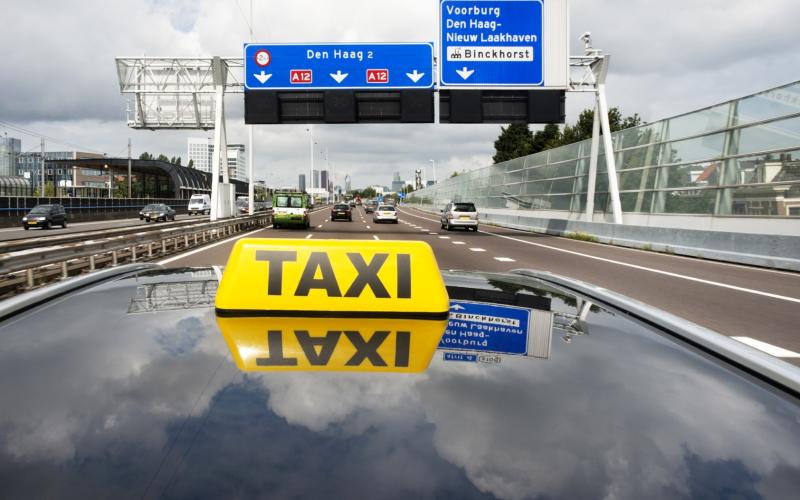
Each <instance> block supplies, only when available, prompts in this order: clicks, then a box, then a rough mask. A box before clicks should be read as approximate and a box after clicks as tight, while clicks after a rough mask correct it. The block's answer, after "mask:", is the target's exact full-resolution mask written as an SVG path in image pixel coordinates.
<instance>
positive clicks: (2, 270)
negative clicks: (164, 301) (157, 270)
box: [0, 214, 272, 297]
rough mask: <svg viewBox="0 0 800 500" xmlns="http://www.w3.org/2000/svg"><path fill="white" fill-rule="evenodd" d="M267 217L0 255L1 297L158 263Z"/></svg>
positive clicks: (264, 223) (250, 227)
mask: <svg viewBox="0 0 800 500" xmlns="http://www.w3.org/2000/svg"><path fill="white" fill-rule="evenodd" d="M271 218H272V216H271V215H270V214H258V215H252V216H246V217H236V218H232V219H223V220H218V221H216V222H207V221H206V222H199V223H196V224H189V225H180V226H177V227H164V228H159V229H147V230H142V231H137V232H135V233H126V234H121V235H113V236H105V237H101V238H95V239H88V240H82V241H73V242H70V243H62V244H56V245H48V246H42V247H39V248H27V249H21V250H14V251H10V252H6V253H2V254H0V276H2V277H0V297H3V296H8V295H10V294H13V293H15V292H17V291H19V290H20V289H31V288H34V287H36V286H40V285H44V284H46V283H49V282H52V281H54V280H59V279H66V278H68V277H70V276H73V275H77V274H81V273H84V272H91V271H94V270H95V269H98V268H102V267H108V266H116V265H119V264H121V263H133V262H139V261H146V260H151V259H154V258H161V257H164V256H166V255H170V254H174V253H178V252H182V251H185V250H186V249H189V248H192V247H196V246H201V245H204V244H206V243H208V242H211V241H214V240H220V239H224V238H227V237H229V236H232V235H234V234H237V233H241V232H245V231H251V230H253V229H257V228H261V227H265V226H267V225H269V223H270V221H271Z"/></svg>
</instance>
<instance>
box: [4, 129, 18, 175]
mask: <svg viewBox="0 0 800 500" xmlns="http://www.w3.org/2000/svg"><path fill="white" fill-rule="evenodd" d="M20 151H22V141H20V140H19V139H15V138H13V137H7V136H6V137H0V175H1V176H4V177H6V176H14V175H18V174H17V171H16V170H17V157H18V156H19V153H20ZM20 175H21V174H20Z"/></svg>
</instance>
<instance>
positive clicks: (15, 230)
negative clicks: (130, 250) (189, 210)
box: [0, 213, 202, 241]
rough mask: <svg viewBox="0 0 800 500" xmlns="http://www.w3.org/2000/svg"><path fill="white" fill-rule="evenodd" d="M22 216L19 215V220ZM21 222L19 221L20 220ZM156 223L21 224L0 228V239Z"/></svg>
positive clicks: (178, 218)
mask: <svg viewBox="0 0 800 500" xmlns="http://www.w3.org/2000/svg"><path fill="white" fill-rule="evenodd" d="M201 217H202V216H200V215H195V216H191V215H188V214H180V213H179V214H176V215H175V220H176V221H181V220H191V219H196V220H200V219H201ZM21 219H22V218H21V217H20V220H21ZM20 224H21V222H20ZM152 224H156V223H155V222H145V221H143V220H139V218H138V217H134V218H129V219H113V220H100V221H92V222H70V221H67V227H66V229H64V228H62V227H61V226H57V227H53V228H51V229H36V228H31V229H29V230H27V231H26V230H24V229H22V226H21V225H20V226H18V227H6V228H2V229H0V241H7V240H16V239H20V238H36V237H47V236H58V235H61V234H69V233H80V232H82V231H94V230H97V229H116V228H119V227H128V226H144V227H146V226H148V225H152Z"/></svg>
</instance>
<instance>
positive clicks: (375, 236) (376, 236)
mask: <svg viewBox="0 0 800 500" xmlns="http://www.w3.org/2000/svg"><path fill="white" fill-rule="evenodd" d="M372 237H373V238H375V239H376V240H379V239H380V238H378V235H377V234H373V235H372Z"/></svg>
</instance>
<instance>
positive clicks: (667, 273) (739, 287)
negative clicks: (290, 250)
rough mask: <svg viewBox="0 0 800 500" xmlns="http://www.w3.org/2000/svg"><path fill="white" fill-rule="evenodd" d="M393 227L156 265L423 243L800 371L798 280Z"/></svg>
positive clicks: (318, 226) (404, 220)
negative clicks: (576, 282)
mask: <svg viewBox="0 0 800 500" xmlns="http://www.w3.org/2000/svg"><path fill="white" fill-rule="evenodd" d="M399 218H400V222H399V224H375V223H374V222H373V221H372V216H371V215H370V214H365V213H364V211H363V208H362V207H357V208H356V209H355V210H354V212H353V222H345V221H335V222H334V221H330V211H329V210H328V209H327V208H326V209H323V210H319V211H317V212H314V213H313V214H312V217H311V222H312V227H311V229H310V230H302V229H277V230H276V229H273V228H271V227H269V228H266V229H261V230H257V231H253V232H251V233H246V234H244V235H239V236H237V237H235V238H231V239H228V240H225V241H221V242H217V243H214V244H211V245H208V246H205V247H201V248H199V249H195V250H192V251H189V252H186V253H184V254H180V255H177V256H174V257H170V258H167V259H164V260H162V261H161V262H162V263H163V264H165V265H168V266H172V267H182V266H206V265H224V264H225V263H226V261H227V258H228V254H229V252H230V250H231V248H232V247H233V244H234V242H235V240H236V239H238V238H241V237H244V236H248V237H262V238H276V237H280V238H306V239H309V238H314V239H376V240H393V239H394V240H422V241H427V242H428V243H429V244H430V245H431V247H432V248H433V250H434V253H435V255H436V259H437V261H438V263H439V267H440V268H442V269H461V270H477V271H509V270H511V269H519V268H527V269H537V270H543V271H550V272H553V273H556V274H561V275H564V276H569V277H572V278H576V279H580V280H583V281H586V282H589V283H593V284H595V285H599V286H602V287H605V288H608V289H610V290H614V291H616V292H619V293H622V294H624V295H627V296H629V297H632V298H635V299H637V300H640V301H642V302H645V303H648V304H651V305H653V306H656V307H658V308H661V309H663V310H666V311H668V312H671V313H672V314H675V315H677V316H680V317H683V318H686V319H688V320H690V321H692V322H694V323H697V324H699V325H702V326H705V327H707V328H710V329H712V330H715V331H718V332H720V333H723V334H725V335H728V336H731V337H736V338H737V340H740V341H742V342H744V343H748V344H749V345H752V346H754V347H756V348H759V349H761V350H764V351H765V352H768V353H770V354H772V355H775V356H778V357H781V358H783V359H785V360H786V361H789V362H792V363H794V364H797V365H800V274H798V273H791V272H783V271H772V270H766V269H760V268H752V267H747V266H741V265H734V264H726V263H719V262H713V261H706V260H701V259H692V258H687V257H680V256H673V255H666V254H659V253H654V252H646V251H641V250H633V249H627V248H621V247H613V246H609V245H603V244H598V243H590V242H583V241H576V240H571V239H566V238H559V237H554V236H549V235H541V234H535V233H528V232H523V231H517V230H513V229H506V228H499V227H493V226H489V225H482V226H481V230H480V231H479V232H477V233H475V232H471V231H465V230H460V229H459V230H453V231H446V230H444V229H441V226H440V224H439V221H438V217H437V215H435V214H430V213H427V212H422V211H419V210H416V209H411V208H406V207H401V208H400V212H399Z"/></svg>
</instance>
